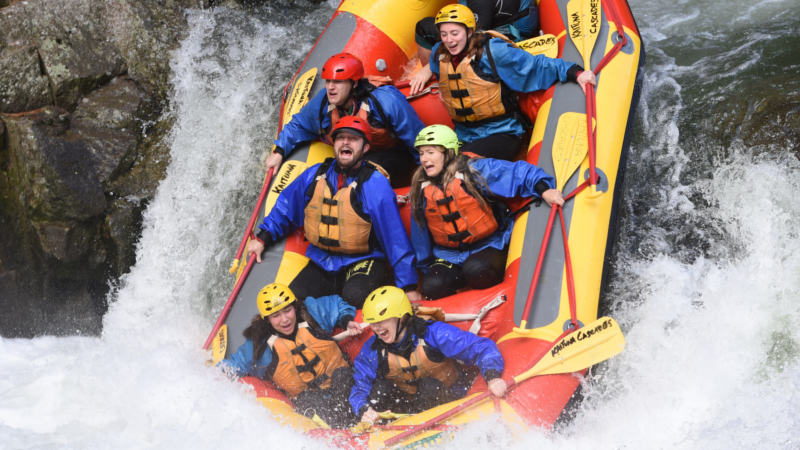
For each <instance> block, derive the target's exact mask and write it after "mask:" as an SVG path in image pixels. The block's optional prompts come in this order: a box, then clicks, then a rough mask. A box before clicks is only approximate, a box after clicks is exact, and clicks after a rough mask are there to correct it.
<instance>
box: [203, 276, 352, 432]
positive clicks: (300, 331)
mask: <svg viewBox="0 0 800 450" xmlns="http://www.w3.org/2000/svg"><path fill="white" fill-rule="evenodd" d="M256 302H257V305H258V312H259V314H257V315H256V316H255V317H254V318H253V321H252V322H251V323H250V326H248V327H247V328H246V329H245V330H244V333H243V334H244V337H245V338H246V341H245V343H244V344H242V345H241V346H240V347H239V349H238V350H237V351H236V353H234V354H232V355H231V356H230V357H228V358H226V359H224V360H222V361H221V362H220V364H219V365H220V367H221V368H222V369H223V371H225V372H226V373H228V374H229V375H231V376H235V377H244V376H255V377H258V378H260V379H262V380H272V382H274V383H275V385H276V386H277V387H278V388H280V389H281V390H283V391H284V392H285V393H286V395H287V396H288V397H289V398H290V399H291V401H292V403H293V405H294V407H295V409H296V410H297V411H298V412H300V413H301V414H303V415H306V416H307V417H313V416H314V415H315V414H316V415H317V416H318V417H320V418H321V419H322V420H324V421H325V422H326V423H328V424H329V425H333V426H338V427H346V426H350V425H352V424H353V423H354V422H355V416H354V415H353V414H351V413H350V410H349V408H347V406H346V405H347V396H348V394H349V393H350V387H351V386H352V384H353V382H352V380H353V369H352V368H351V367H350V363H349V362H348V360H347V357H346V355H345V354H344V353H342V351H341V349H340V348H339V346H338V344H336V342H334V341H333V339H332V338H331V332H332V331H333V329H334V327H337V326H338V327H340V328H342V329H345V330H347V332H348V334H349V335H350V336H355V335H357V334H360V333H361V330H362V328H361V326H360V325H359V324H358V323H357V322H354V321H353V318H354V317H355V315H356V310H355V308H353V307H352V306H351V305H348V304H347V303H345V302H344V301H343V300H342V298H341V297H339V296H337V295H331V296H326V297H319V298H314V297H308V298H306V299H305V301H299V300H298V299H297V297H295V295H294V293H292V291H291V289H289V288H288V287H287V286H285V285H282V284H279V283H271V284H268V285H266V286H264V288H263V289H261V291H259V293H258V297H257V299H256Z"/></svg>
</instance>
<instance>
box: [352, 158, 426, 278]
mask: <svg viewBox="0 0 800 450" xmlns="http://www.w3.org/2000/svg"><path fill="white" fill-rule="evenodd" d="M396 198H397V197H396V195H395V193H394V191H393V190H392V187H391V186H390V185H389V180H387V179H386V177H384V176H383V175H381V174H380V173H377V172H375V173H373V174H372V176H371V177H370V178H369V179H368V180H367V181H366V182H365V183H364V186H363V188H362V189H361V201H362V204H363V205H364V210H365V212H366V213H367V214H368V215H369V216H370V218H371V220H372V227H373V230H374V231H375V236H376V237H377V238H378V243H379V244H380V249H381V251H383V253H384V255H386V259H387V261H388V262H389V264H390V265H391V266H392V269H393V270H394V279H395V285H396V286H397V287H399V288H401V289H405V290H411V289H414V288H416V286H417V272H416V271H415V270H414V266H413V264H414V251H413V250H412V248H411V243H410V242H409V241H408V236H407V235H406V229H405V227H404V226H403V221H402V219H401V218H400V211H399V210H398V209H397V200H396Z"/></svg>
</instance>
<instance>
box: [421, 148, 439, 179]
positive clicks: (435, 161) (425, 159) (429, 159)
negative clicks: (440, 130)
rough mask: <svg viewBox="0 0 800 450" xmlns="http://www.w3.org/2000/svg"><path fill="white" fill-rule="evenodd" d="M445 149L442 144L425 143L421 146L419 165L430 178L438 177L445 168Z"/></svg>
mask: <svg viewBox="0 0 800 450" xmlns="http://www.w3.org/2000/svg"><path fill="white" fill-rule="evenodd" d="M443 150H444V148H443V147H442V146H440V145H423V146H421V147H420V148H419V165H420V166H422V169H423V170H424V171H425V175H427V176H428V178H435V177H438V176H439V174H440V173H442V170H444V151H443Z"/></svg>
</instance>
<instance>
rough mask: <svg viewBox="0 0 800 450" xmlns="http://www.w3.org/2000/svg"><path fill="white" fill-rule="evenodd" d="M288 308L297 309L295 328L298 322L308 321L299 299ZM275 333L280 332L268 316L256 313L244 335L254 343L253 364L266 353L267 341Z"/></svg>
mask: <svg viewBox="0 0 800 450" xmlns="http://www.w3.org/2000/svg"><path fill="white" fill-rule="evenodd" d="M287 308H294V310H295V316H296V317H297V320H296V323H295V330H297V324H299V323H300V322H304V321H308V318H307V313H306V308H305V305H304V303H303V302H302V301H300V300H299V299H298V300H297V301H295V302H294V303H293V304H291V305H289V306H287ZM273 334H278V332H277V331H276V330H275V328H274V327H273V326H272V324H271V323H269V319H268V318H267V317H261V315H260V314H256V315H255V316H254V317H253V320H251V321H250V325H248V326H247V328H245V329H244V331H243V332H242V335H243V336H244V337H245V339H249V340H250V341H251V342H252V343H253V364H255V363H256V362H257V361H258V360H259V359H261V356H262V355H264V352H265V351H266V350H267V348H268V347H269V346H268V345H267V341H268V340H269V338H270V337H271V336H272V335H273Z"/></svg>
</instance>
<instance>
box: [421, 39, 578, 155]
mask: <svg viewBox="0 0 800 450" xmlns="http://www.w3.org/2000/svg"><path fill="white" fill-rule="evenodd" d="M440 45H441V42H437V43H436V44H435V45H434V46H433V48H432V49H431V58H430V61H429V63H430V68H431V72H433V74H434V75H436V77H437V78H438V77H439V58H438V55H437V50H438V49H439V46H440ZM489 47H490V49H491V52H492V58H493V59H494V63H495V66H496V67H497V76H499V77H500V79H501V80H502V82H503V84H505V85H506V86H508V88H510V89H511V90H512V91H514V92H533V91H538V90H541V89H547V88H549V87H550V86H552V85H553V83H555V82H556V81H560V82H562V83H564V82H566V81H567V71H568V70H569V69H570V68H571V67H572V66H574V65H575V63H571V62H567V61H564V60H563V59H558V58H548V57H546V56H544V55H531V54H530V53H528V52H526V51H525V50H522V49H519V48H516V47H513V46H512V45H510V44H509V43H508V42H506V41H504V40H502V39H500V38H492V39H490V40H489ZM481 72H482V73H485V74H492V73H494V71H493V70H492V66H491V64H490V63H489V57H488V56H487V53H486V52H483V53H482V56H481V59H480V62H479V63H478V73H481ZM455 125H456V127H455V129H456V134H457V135H458V139H459V140H460V141H462V142H473V141H476V140H478V139H481V138H484V137H486V136H491V135H493V134H501V133H508V134H513V135H514V136H522V134H523V133H524V132H525V129H524V128H523V126H522V124H521V123H520V122H519V121H518V120H517V119H516V118H514V117H506V118H500V119H497V120H491V121H488V122H486V123H484V124H482V125H479V126H466V125H463V124H461V123H458V122H456V124H455Z"/></svg>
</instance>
